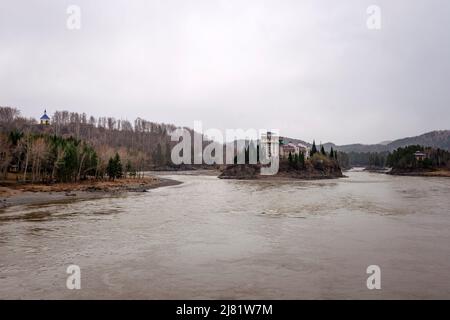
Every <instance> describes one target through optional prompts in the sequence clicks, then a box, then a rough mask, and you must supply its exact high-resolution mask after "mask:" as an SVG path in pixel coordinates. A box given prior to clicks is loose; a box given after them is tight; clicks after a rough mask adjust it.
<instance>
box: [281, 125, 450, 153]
mask: <svg viewBox="0 0 450 320" xmlns="http://www.w3.org/2000/svg"><path fill="white" fill-rule="evenodd" d="M283 139H285V140H286V141H291V142H293V143H299V142H300V143H303V144H306V145H308V146H311V144H310V143H306V142H304V141H302V140H299V139H292V138H287V137H283ZM316 143H317V142H316ZM409 145H422V146H425V147H434V148H441V149H445V150H450V130H439V131H431V132H428V133H425V134H422V135H420V136H415V137H408V138H403V139H398V140H394V141H384V142H381V143H378V144H360V143H356V144H347V145H341V146H338V145H336V144H334V143H331V142H328V143H324V147H325V150H327V151H329V150H330V148H331V147H333V149H335V150H338V151H343V152H385V151H394V150H395V149H397V148H399V147H405V146H409Z"/></svg>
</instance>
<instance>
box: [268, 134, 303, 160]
mask: <svg viewBox="0 0 450 320" xmlns="http://www.w3.org/2000/svg"><path fill="white" fill-rule="evenodd" d="M277 142H278V143H277ZM277 145H278V146H277ZM261 146H262V148H263V149H264V150H265V152H266V154H267V155H269V157H270V156H272V155H273V156H277V155H279V157H280V158H282V159H283V158H284V159H287V158H288V157H289V153H290V154H291V155H293V156H294V155H296V154H298V155H300V154H301V153H302V154H303V155H304V156H305V159H308V158H309V155H310V149H309V148H308V146H306V145H304V144H302V143H293V142H291V141H286V140H283V139H281V138H279V137H278V136H277V135H275V134H274V133H273V132H270V131H268V132H267V133H265V134H262V135H261ZM277 149H278V150H277ZM277 151H278V152H277Z"/></svg>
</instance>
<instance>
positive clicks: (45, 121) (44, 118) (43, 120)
mask: <svg viewBox="0 0 450 320" xmlns="http://www.w3.org/2000/svg"><path fill="white" fill-rule="evenodd" d="M39 120H41V124H42V125H45V126H48V125H49V124H50V117H49V116H48V115H47V110H44V114H43V115H42V117H41V118H40V119H39Z"/></svg>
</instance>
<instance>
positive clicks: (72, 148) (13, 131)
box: [0, 107, 175, 181]
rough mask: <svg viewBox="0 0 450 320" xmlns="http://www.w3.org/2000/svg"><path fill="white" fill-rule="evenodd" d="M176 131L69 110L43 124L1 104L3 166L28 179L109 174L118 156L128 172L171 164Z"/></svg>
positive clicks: (0, 165)
mask: <svg viewBox="0 0 450 320" xmlns="http://www.w3.org/2000/svg"><path fill="white" fill-rule="evenodd" d="M174 129H175V126H174V125H170V124H160V123H154V122H150V121H147V120H144V119H141V118H137V119H135V120H134V122H130V121H128V120H121V119H120V120H119V119H115V118H112V117H100V118H98V119H96V118H94V117H92V116H88V115H86V114H84V113H82V114H79V113H76V112H69V111H56V112H55V113H54V114H53V115H52V117H51V124H50V125H41V124H39V123H38V122H37V120H36V119H32V118H26V117H23V116H21V114H20V111H19V110H18V109H16V108H11V107H0V170H1V171H2V173H3V174H4V175H6V171H7V170H8V168H9V171H11V170H12V171H14V172H21V173H23V178H24V180H25V179H28V180H32V181H37V180H39V181H41V180H58V181H74V180H79V179H82V178H83V177H86V176H101V177H102V176H104V175H105V174H107V173H108V172H107V170H108V169H110V168H109V167H108V165H109V164H110V160H111V159H115V158H117V157H116V154H117V155H118V156H119V158H120V161H121V166H122V168H123V171H125V172H126V171H132V172H136V171H142V170H146V169H150V168H152V167H153V166H161V165H166V164H168V163H169V162H170V150H171V143H172V142H171V141H170V136H169V134H168V133H169V132H170V131H171V130H174ZM110 167H111V166H110Z"/></svg>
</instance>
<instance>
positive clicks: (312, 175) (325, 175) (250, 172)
mask: <svg viewBox="0 0 450 320" xmlns="http://www.w3.org/2000/svg"><path fill="white" fill-rule="evenodd" d="M260 169H261V166H260V165H249V164H235V165H229V166H227V167H225V168H224V169H223V171H222V173H221V174H220V175H219V177H218V178H219V179H237V180H252V179H266V180H267V179H280V178H283V179H300V180H320V179H337V178H343V177H345V176H344V175H343V174H342V171H341V169H340V168H339V167H324V168H322V170H319V169H316V168H312V167H308V168H306V169H303V170H295V169H289V168H287V167H286V166H284V165H281V166H280V170H279V171H278V173H277V174H276V175H260Z"/></svg>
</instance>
